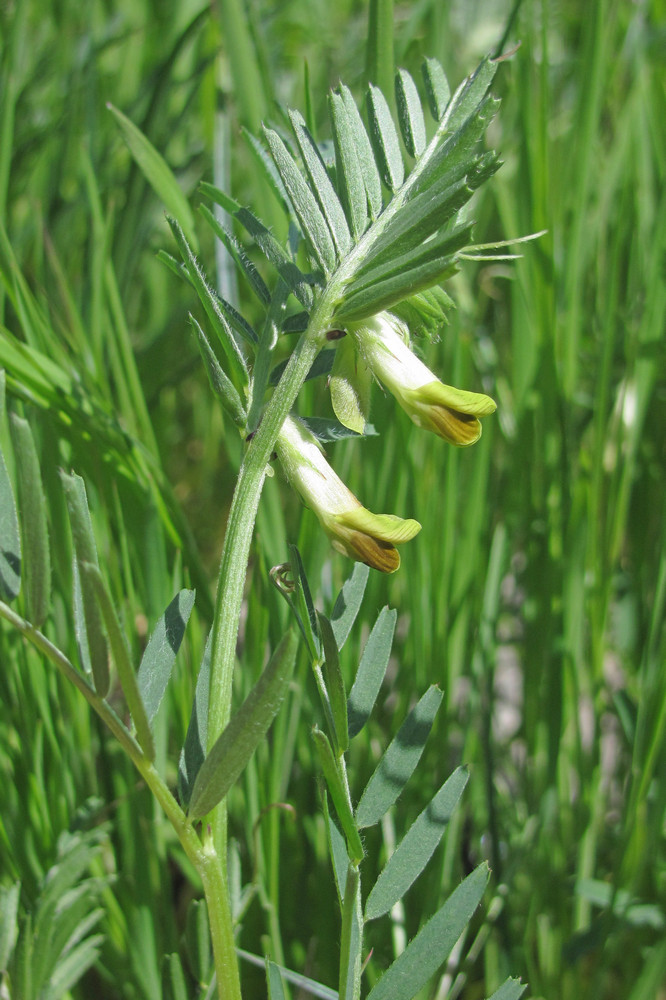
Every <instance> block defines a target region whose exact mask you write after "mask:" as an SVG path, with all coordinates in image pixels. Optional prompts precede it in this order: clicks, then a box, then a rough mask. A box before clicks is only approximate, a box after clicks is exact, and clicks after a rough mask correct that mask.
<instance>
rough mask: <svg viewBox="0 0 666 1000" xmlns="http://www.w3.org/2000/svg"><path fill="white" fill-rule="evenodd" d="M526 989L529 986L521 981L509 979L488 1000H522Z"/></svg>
mask: <svg viewBox="0 0 666 1000" xmlns="http://www.w3.org/2000/svg"><path fill="white" fill-rule="evenodd" d="M526 989H527V984H526V983H521V982H520V980H519V979H507V980H506V982H504V983H502V985H501V986H500V988H499V989H498V990H495V992H494V993H493V995H492V996H491V997H489V998H488V1000H520V998H521V997H522V995H523V993H524V992H525V990H526Z"/></svg>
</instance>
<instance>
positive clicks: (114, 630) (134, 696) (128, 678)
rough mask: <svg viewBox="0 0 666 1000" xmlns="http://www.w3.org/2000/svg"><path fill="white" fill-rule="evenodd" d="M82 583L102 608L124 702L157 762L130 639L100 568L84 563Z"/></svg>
mask: <svg viewBox="0 0 666 1000" xmlns="http://www.w3.org/2000/svg"><path fill="white" fill-rule="evenodd" d="M80 569H81V576H82V583H83V581H84V580H85V581H86V582H87V583H88V584H89V585H90V586H91V587H92V588H93V590H94V592H95V597H96V599H97V603H98V605H99V609H100V611H101V612H102V618H103V619H104V625H105V627H106V634H107V636H108V637H109V645H110V647H111V655H112V656H113V662H114V663H115V665H116V670H117V671H118V679H119V680H120V685H121V687H122V689H123V694H124V695H125V701H126V702H127V707H128V709H129V711H130V715H131V716H132V719H133V721H134V725H135V726H136V735H137V739H138V741H139V744H140V746H141V748H142V750H143V752H144V753H145V755H146V757H148V759H149V760H154V759H155V744H154V743H153V737H152V733H151V732H150V725H149V722H148V717H147V715H146V709H145V706H144V703H143V699H142V697H141V692H140V691H139V685H138V683H137V676H136V673H135V671H134V667H133V665H132V661H131V660H130V653H129V648H128V645H127V639H126V638H125V634H124V632H123V630H122V628H121V626H120V622H119V621H118V616H117V615H116V611H115V608H114V606H113V602H112V600H111V597H110V595H109V592H108V590H107V589H106V586H105V584H104V580H103V579H102V574H101V573H100V571H99V568H98V567H97V566H94V565H93V564H92V563H87V562H86V563H82V564H81V566H80Z"/></svg>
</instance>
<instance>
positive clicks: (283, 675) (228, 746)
mask: <svg viewBox="0 0 666 1000" xmlns="http://www.w3.org/2000/svg"><path fill="white" fill-rule="evenodd" d="M297 648H298V639H297V637H296V634H295V633H294V632H292V631H289V632H287V633H286V634H285V635H284V637H283V639H282V640H281V642H280V644H279V646H278V647H277V649H276V650H275V652H274V653H273V656H272V657H271V660H270V662H269V664H268V666H267V667H266V669H265V670H264V672H263V673H262V675H261V677H260V678H259V680H258V681H257V683H256V684H255V685H254V687H253V688H252V690H251V691H250V693H249V695H248V696H247V698H246V699H245V701H244V702H243V704H242V705H241V707H240V708H239V709H238V711H237V712H236V714H235V715H234V716H233V717H232V719H231V721H230V722H229V724H228V726H227V727H226V729H225V730H224V732H223V733H222V734H221V735H220V736H219V738H218V739H217V740H216V742H215V743H214V744H213V747H212V749H211V751H210V753H209V754H208V756H207V757H206V759H205V761H204V762H203V764H202V765H201V768H200V770H199V773H198V775H197V778H196V781H195V782H194V788H193V789H192V799H191V801H190V806H189V810H188V812H189V816H190V818H191V819H201V817H202V816H205V815H206V813H208V812H210V810H211V809H213V808H214V807H215V806H216V805H217V804H218V802H221V801H222V799H223V798H224V797H225V795H226V794H227V792H228V791H229V789H230V788H231V786H232V785H233V784H234V783H235V782H236V780H237V779H238V778H239V777H240V775H241V774H242V772H243V771H244V770H245V767H246V766H247V763H248V761H249V759H250V757H251V756H252V754H253V753H254V751H255V750H256V748H257V746H258V745H259V743H260V742H261V740H263V738H264V736H265V735H266V733H267V732H268V729H269V727H270V724H271V722H272V721H273V719H274V717H275V715H276V713H277V711H278V709H279V707H280V705H281V704H282V700H283V698H284V696H285V694H286V692H287V687H288V685H289V680H290V678H291V675H292V673H293V670H294V663H295V661H296V650H297Z"/></svg>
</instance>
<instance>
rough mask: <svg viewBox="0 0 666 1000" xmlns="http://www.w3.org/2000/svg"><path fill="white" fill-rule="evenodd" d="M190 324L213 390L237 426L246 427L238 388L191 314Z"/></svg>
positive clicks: (245, 416)
mask: <svg viewBox="0 0 666 1000" xmlns="http://www.w3.org/2000/svg"><path fill="white" fill-rule="evenodd" d="M190 323H191V324H192V326H193V327H194V330H195V333H196V335H197V344H198V346H199V353H200V354H201V358H202V360H203V363H204V366H205V368H206V374H207V375H208V381H209V382H210V387H211V389H212V390H213V392H214V393H215V395H216V396H217V398H218V399H219V400H220V402H221V403H222V406H223V407H224V409H225V410H226V411H227V413H228V414H229V416H230V417H231V419H232V420H233V422H234V423H235V424H236V426H237V427H244V426H245V421H246V419H247V414H246V413H245V408H244V406H243V404H242V402H241V398H240V396H239V395H238V392H237V391H236V387H235V386H234V384H233V382H232V381H231V380H230V378H229V377H228V376H227V373H226V372H225V370H224V368H223V367H222V365H221V364H220V362H219V361H218V360H217V357H216V355H215V352H214V351H213V348H212V347H211V346H210V344H209V343H208V338H207V337H206V334H205V333H204V332H203V330H202V329H201V327H200V326H199V324H198V322H197V321H196V319H195V318H194V316H193V315H192V314H191V313H190Z"/></svg>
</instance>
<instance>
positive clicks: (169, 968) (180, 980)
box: [162, 952, 189, 1000]
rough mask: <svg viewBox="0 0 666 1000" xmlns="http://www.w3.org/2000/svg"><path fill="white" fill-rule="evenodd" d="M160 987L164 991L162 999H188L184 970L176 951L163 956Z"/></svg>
mask: <svg viewBox="0 0 666 1000" xmlns="http://www.w3.org/2000/svg"><path fill="white" fill-rule="evenodd" d="M162 989H163V991H164V992H163V1000H189V991H188V989H187V984H186V982H185V970H184V969H183V963H182V962H181V960H180V955H179V954H178V953H177V952H173V953H172V954H171V955H165V957H164V964H163V966H162Z"/></svg>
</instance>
